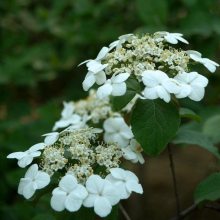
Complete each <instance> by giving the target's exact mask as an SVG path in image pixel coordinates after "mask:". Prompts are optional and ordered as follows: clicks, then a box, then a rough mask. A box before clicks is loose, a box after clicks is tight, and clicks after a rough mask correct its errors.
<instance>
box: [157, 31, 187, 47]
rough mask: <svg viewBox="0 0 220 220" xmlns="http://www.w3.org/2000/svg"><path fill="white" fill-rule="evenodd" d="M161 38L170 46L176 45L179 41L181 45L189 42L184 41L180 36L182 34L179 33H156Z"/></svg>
mask: <svg viewBox="0 0 220 220" xmlns="http://www.w3.org/2000/svg"><path fill="white" fill-rule="evenodd" d="M157 33H158V34H160V35H161V36H163V37H164V39H165V40H166V41H167V42H168V43H171V44H177V43H178V41H181V42H182V43H185V44H188V43H189V42H188V41H187V40H185V39H184V38H183V37H182V36H183V34H180V33H169V32H166V31H161V32H157Z"/></svg>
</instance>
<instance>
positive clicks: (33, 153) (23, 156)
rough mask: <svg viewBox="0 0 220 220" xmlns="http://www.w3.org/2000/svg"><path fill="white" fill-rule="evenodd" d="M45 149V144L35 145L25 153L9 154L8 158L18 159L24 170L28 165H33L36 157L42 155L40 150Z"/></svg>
mask: <svg viewBox="0 0 220 220" xmlns="http://www.w3.org/2000/svg"><path fill="white" fill-rule="evenodd" d="M45 147H46V145H45V143H39V144H35V145H33V146H32V147H30V148H29V149H28V150H26V151H24V152H14V153H11V154H9V155H8V156H7V158H10V159H14V158H15V159H17V160H18V166H19V167H21V168H24V167H26V166H27V165H29V164H31V162H32V161H33V159H34V158H35V157H39V156H40V155H41V152H40V150H43V149H44V148H45Z"/></svg>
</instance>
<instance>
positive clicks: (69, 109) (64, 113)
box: [61, 102, 74, 118]
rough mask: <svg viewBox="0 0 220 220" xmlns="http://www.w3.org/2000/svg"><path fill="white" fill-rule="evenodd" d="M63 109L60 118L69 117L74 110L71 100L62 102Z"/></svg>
mask: <svg viewBox="0 0 220 220" xmlns="http://www.w3.org/2000/svg"><path fill="white" fill-rule="evenodd" d="M63 105H64V109H63V111H62V112H61V116H62V118H68V117H70V116H71V115H72V114H73V112H74V104H73V102H63Z"/></svg>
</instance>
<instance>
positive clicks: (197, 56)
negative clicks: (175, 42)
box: [186, 50, 219, 73]
mask: <svg viewBox="0 0 220 220" xmlns="http://www.w3.org/2000/svg"><path fill="white" fill-rule="evenodd" d="M186 53H187V54H188V55H189V56H190V58H191V59H192V60H194V61H196V62H199V63H201V64H203V65H204V66H205V67H206V68H207V69H208V70H209V71H210V72H212V73H214V72H215V71H216V67H218V66H219V64H218V63H216V62H214V61H212V60H210V59H208V58H202V54H201V53H199V52H198V51H195V50H188V51H186Z"/></svg>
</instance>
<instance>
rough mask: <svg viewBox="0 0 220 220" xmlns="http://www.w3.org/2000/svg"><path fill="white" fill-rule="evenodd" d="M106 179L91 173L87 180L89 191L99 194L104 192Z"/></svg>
mask: <svg viewBox="0 0 220 220" xmlns="http://www.w3.org/2000/svg"><path fill="white" fill-rule="evenodd" d="M103 186H104V180H103V179H102V178H101V177H100V176H98V175H91V176H90V177H89V178H88V179H87V181H86V189H87V190H88V192H89V193H93V194H99V193H101V192H102V189H103Z"/></svg>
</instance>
